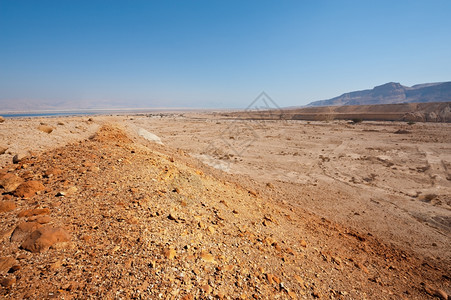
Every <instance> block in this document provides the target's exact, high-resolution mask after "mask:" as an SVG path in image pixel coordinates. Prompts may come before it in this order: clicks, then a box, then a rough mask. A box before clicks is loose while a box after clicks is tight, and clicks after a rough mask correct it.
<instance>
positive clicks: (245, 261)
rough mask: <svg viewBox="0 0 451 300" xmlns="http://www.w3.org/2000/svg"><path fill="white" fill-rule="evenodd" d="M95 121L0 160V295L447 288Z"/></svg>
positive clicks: (336, 228) (412, 292) (365, 236)
mask: <svg viewBox="0 0 451 300" xmlns="http://www.w3.org/2000/svg"><path fill="white" fill-rule="evenodd" d="M121 126H122V125H121V124H119V125H115V124H105V122H103V125H102V126H101V128H100V130H99V131H98V132H97V133H96V134H95V135H92V136H91V137H90V138H87V139H84V140H81V141H79V142H74V143H70V144H68V145H65V146H61V147H59V148H56V149H53V150H50V151H47V152H44V153H42V154H31V155H28V156H25V157H21V159H20V160H19V161H18V162H17V163H16V164H7V165H5V166H4V168H3V169H2V170H1V171H0V186H1V187H0V191H1V192H2V195H1V202H0V203H1V204H0V214H1V217H2V223H1V225H0V226H1V227H0V238H1V241H0V249H1V250H0V272H1V276H2V279H1V281H0V284H1V290H0V295H1V298H5V299H24V298H29V299H46V298H61V299H71V298H75V299H78V298H107V299H110V298H114V299H128V298H135V299H140V298H143V299H159V298H162V299H209V298H212V297H213V298H220V299H221V298H224V299H252V298H255V299H276V298H280V299H290V298H291V299H311V298H326V299H329V298H331V299H428V298H442V299H446V297H447V294H446V293H447V292H450V291H449V286H450V280H451V279H450V273H449V266H448V265H439V264H436V262H435V261H428V260H425V259H423V258H422V257H421V256H418V255H417V254H415V253H412V252H410V251H408V250H401V249H400V248H397V247H395V246H390V245H388V244H387V243H385V242H384V241H382V240H380V239H378V238H377V237H375V236H373V235H371V234H369V233H362V232H359V231H357V230H353V229H350V228H348V227H344V226H341V225H338V224H336V223H334V222H331V221H329V220H328V219H326V218H321V217H318V216H316V215H315V214H312V213H310V212H308V211H306V210H304V209H303V208H302V207H300V206H299V205H294V204H292V203H289V202H287V201H284V200H283V199H285V196H284V195H285V194H286V191H285V190H284V189H283V188H281V187H279V186H278V185H276V184H271V183H270V182H268V183H267V184H263V183H261V182H257V181H254V180H252V179H251V178H249V177H247V176H240V175H227V174H223V173H221V172H219V171H217V170H214V169H212V168H210V167H208V166H205V165H203V164H201V163H200V162H199V161H198V160H195V159H193V158H192V157H190V156H189V155H187V154H186V153H185V152H184V151H182V150H174V149H172V148H170V147H167V146H162V145H156V144H152V143H149V142H147V141H145V140H142V139H140V138H139V137H137V136H133V135H131V134H127V133H126V131H125V130H124V129H123V128H121Z"/></svg>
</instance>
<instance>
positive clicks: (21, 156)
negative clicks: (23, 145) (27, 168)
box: [13, 152, 27, 164]
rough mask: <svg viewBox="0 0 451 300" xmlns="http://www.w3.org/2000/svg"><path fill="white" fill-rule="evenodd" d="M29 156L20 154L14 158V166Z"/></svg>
mask: <svg viewBox="0 0 451 300" xmlns="http://www.w3.org/2000/svg"><path fill="white" fill-rule="evenodd" d="M26 156H27V154H26V153H24V152H20V153H17V154H16V155H14V156H13V164H18V163H20V162H21V161H22V160H23V159H24V158H25V157H26Z"/></svg>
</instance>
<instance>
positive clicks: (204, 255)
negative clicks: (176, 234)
mask: <svg viewBox="0 0 451 300" xmlns="http://www.w3.org/2000/svg"><path fill="white" fill-rule="evenodd" d="M200 258H201V259H202V260H204V261H206V262H210V263H214V262H215V258H214V256H213V255H211V253H208V252H207V251H202V252H201V253H200Z"/></svg>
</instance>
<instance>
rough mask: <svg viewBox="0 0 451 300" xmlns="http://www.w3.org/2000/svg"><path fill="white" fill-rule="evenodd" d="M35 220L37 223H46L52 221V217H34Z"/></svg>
mask: <svg viewBox="0 0 451 300" xmlns="http://www.w3.org/2000/svg"><path fill="white" fill-rule="evenodd" d="M36 222H38V223H39V224H47V223H50V222H52V218H50V217H49V216H40V217H37V218H36Z"/></svg>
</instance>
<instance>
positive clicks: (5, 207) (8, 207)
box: [0, 200, 16, 213]
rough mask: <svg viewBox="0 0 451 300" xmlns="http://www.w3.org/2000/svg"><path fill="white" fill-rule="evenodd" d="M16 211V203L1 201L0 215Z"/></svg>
mask: <svg viewBox="0 0 451 300" xmlns="http://www.w3.org/2000/svg"><path fill="white" fill-rule="evenodd" d="M15 209H16V203H14V201H8V200H7V201H1V202H0V213H2V212H8V211H12V210H15Z"/></svg>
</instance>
